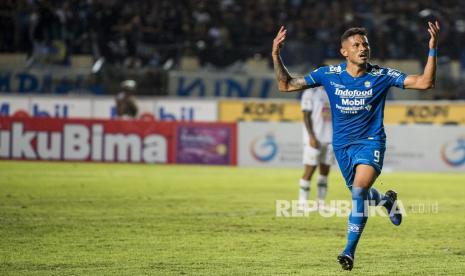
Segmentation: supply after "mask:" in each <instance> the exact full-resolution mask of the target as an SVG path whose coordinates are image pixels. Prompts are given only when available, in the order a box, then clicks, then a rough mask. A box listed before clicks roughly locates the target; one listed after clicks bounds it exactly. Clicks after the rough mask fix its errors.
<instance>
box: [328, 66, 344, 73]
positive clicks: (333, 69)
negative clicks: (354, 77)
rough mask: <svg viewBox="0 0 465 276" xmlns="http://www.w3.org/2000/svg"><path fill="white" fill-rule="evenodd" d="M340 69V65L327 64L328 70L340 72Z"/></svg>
mask: <svg viewBox="0 0 465 276" xmlns="http://www.w3.org/2000/svg"><path fill="white" fill-rule="evenodd" d="M341 71H342V69H341V66H340V65H338V66H334V65H330V66H329V72H333V73H341Z"/></svg>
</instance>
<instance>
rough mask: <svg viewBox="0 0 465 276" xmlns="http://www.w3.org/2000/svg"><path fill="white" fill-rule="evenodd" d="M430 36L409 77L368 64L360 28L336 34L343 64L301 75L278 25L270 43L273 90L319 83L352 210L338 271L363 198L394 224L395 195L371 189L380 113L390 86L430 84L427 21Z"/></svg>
mask: <svg viewBox="0 0 465 276" xmlns="http://www.w3.org/2000/svg"><path fill="white" fill-rule="evenodd" d="M428 32H429V34H430V40H429V53H428V60H427V63H426V65H425V68H424V71H423V74H421V75H409V76H406V75H405V74H404V73H402V72H400V71H397V70H393V69H389V68H381V67H379V66H377V65H371V64H369V63H368V60H369V58H370V50H371V49H370V44H369V42H368V38H367V36H366V34H367V33H366V30H365V29H363V28H351V29H349V30H347V31H346V32H345V33H344V34H343V35H342V37H341V50H340V52H341V54H342V56H343V57H344V58H345V59H346V62H345V63H341V64H339V65H336V66H329V67H321V68H319V69H317V70H315V71H313V72H311V73H310V74H308V75H306V76H305V77H291V75H290V74H289V72H288V71H287V69H286V68H285V67H284V65H283V62H282V60H281V57H280V55H279V53H280V49H281V47H282V45H283V42H284V40H285V38H286V30H285V29H284V27H281V28H280V30H279V32H278V34H277V36H276V38H275V39H274V41H273V49H272V58H273V64H274V69H275V73H276V79H277V81H278V87H279V90H280V91H282V92H291V91H298V90H302V89H306V88H308V87H317V86H324V87H325V90H326V91H327V94H328V97H329V100H330V104H331V112H332V120H333V146H334V151H335V155H336V159H337V161H338V164H339V167H340V168H341V172H342V174H343V176H344V179H345V181H346V184H347V186H348V188H349V189H350V191H351V193H352V202H353V206H352V212H351V214H350V216H349V222H348V241H347V245H346V247H345V249H344V250H343V252H342V253H341V254H340V255H339V256H338V261H339V263H340V264H341V266H342V268H343V269H346V270H351V269H352V267H353V262H354V257H355V249H356V246H357V244H358V241H359V239H360V236H361V234H362V232H363V228H364V226H365V223H366V221H367V219H368V217H367V210H366V208H367V207H366V205H365V202H366V201H367V200H370V201H374V202H375V203H376V204H378V203H382V202H383V201H384V204H383V206H385V207H386V208H387V210H388V212H389V214H390V219H391V221H392V223H393V224H394V225H400V223H401V219H402V217H401V214H399V213H397V212H392V211H393V210H396V208H394V206H395V201H396V199H397V194H396V193H395V192H393V191H388V192H387V193H386V195H382V194H381V193H379V192H378V191H377V190H376V189H374V188H372V185H373V183H374V182H375V180H376V178H377V177H378V175H379V174H380V173H381V169H382V166H383V158H384V151H385V149H386V146H385V145H386V135H385V133H384V126H383V116H384V115H383V112H384V105H385V101H386V95H387V91H388V90H389V88H390V87H391V86H396V87H399V88H407V89H419V90H425V89H429V88H432V87H433V86H434V83H435V75H436V60H437V42H438V35H439V23H438V22H435V23H434V24H433V23H431V22H428Z"/></svg>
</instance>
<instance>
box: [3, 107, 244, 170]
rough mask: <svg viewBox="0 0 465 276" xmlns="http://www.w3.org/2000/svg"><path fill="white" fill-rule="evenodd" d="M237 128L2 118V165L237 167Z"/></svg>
mask: <svg viewBox="0 0 465 276" xmlns="http://www.w3.org/2000/svg"><path fill="white" fill-rule="evenodd" d="M236 147H237V132H236V124H235V123H180V122H155V121H139V120H134V121H127V120H91V119H89V120H88V119H58V118H28V117H26V118H15V117H1V116H0V159H8V160H57V161H88V162H129V163H183V164H218V165H236V164H237V152H236V151H237V150H236Z"/></svg>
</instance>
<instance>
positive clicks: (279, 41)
mask: <svg viewBox="0 0 465 276" xmlns="http://www.w3.org/2000/svg"><path fill="white" fill-rule="evenodd" d="M286 32H287V30H286V29H285V28H284V26H281V28H279V31H278V34H277V35H276V37H275V38H274V40H273V49H272V50H271V55H273V56H278V55H279V51H280V50H281V47H282V46H283V44H284V40H285V39H286Z"/></svg>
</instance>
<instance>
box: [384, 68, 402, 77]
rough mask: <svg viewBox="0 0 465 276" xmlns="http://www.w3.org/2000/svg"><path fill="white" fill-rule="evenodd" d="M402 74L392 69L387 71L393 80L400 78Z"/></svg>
mask: <svg viewBox="0 0 465 276" xmlns="http://www.w3.org/2000/svg"><path fill="white" fill-rule="evenodd" d="M400 74H401V73H400V72H399V71H397V70H395V69H391V68H388V71H387V75H388V76H390V77H393V78H398V77H400Z"/></svg>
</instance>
